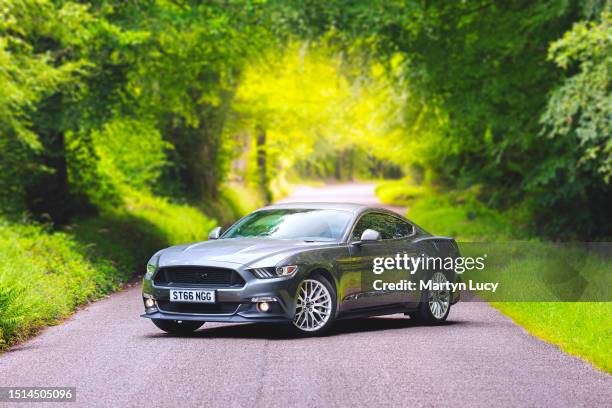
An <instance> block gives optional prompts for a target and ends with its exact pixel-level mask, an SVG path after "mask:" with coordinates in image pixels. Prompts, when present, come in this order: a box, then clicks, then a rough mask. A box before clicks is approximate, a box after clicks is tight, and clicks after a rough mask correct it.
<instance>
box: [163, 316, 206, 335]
mask: <svg viewBox="0 0 612 408" xmlns="http://www.w3.org/2000/svg"><path fill="white" fill-rule="evenodd" d="M151 320H152V321H153V324H155V325H156V326H157V327H159V328H160V329H162V330H163V331H165V332H166V333H170V334H189V333H193V332H194V331H196V330H198V329H199V328H200V327H202V325H203V324H204V322H194V321H189V320H163V319H151Z"/></svg>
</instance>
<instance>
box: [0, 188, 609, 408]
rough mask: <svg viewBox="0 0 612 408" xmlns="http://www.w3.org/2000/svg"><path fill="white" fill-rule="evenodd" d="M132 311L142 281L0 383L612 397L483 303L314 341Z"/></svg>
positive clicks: (332, 398) (123, 391) (194, 401)
mask: <svg viewBox="0 0 612 408" xmlns="http://www.w3.org/2000/svg"><path fill="white" fill-rule="evenodd" d="M294 198H295V199H297V200H321V199H324V200H334V201H343V200H346V201H354V202H355V201H358V202H365V203H368V204H370V203H375V202H376V199H375V197H374V195H373V186H372V185H355V184H352V185H337V186H326V187H324V188H316V189H314V188H306V187H304V188H301V189H298V190H297V191H296V195H295V196H292V197H290V200H293V199H294ZM141 313H142V301H141V299H140V291H139V287H134V288H131V289H127V290H125V291H123V292H121V293H117V294H115V295H113V296H111V297H109V298H107V299H104V300H101V301H99V302H96V303H94V304H92V305H90V306H88V307H87V308H85V309H84V310H82V311H79V312H78V313H76V314H75V315H74V316H73V317H72V318H70V319H69V320H67V321H66V322H65V323H63V324H61V325H59V326H55V327H51V328H48V329H46V330H44V331H43V333H42V334H41V335H40V336H38V337H36V338H34V339H32V340H30V341H28V342H26V343H24V344H21V345H19V346H17V347H14V348H13V349H12V350H10V351H9V352H7V353H5V354H3V355H0V385H2V386H74V387H76V388H77V401H76V403H66V404H65V405H66V406H68V407H77V406H78V407H80V406H82V407H95V406H113V407H127V406H134V407H136V406H138V407H142V406H145V407H158V406H159V407H161V406H169V407H181V408H182V407H192V406H211V407H286V406H298V407H305V406H308V407H323V406H342V407H345V406H352V407H360V406H394V407H396V406H459V407H462V406H486V407H490V406H501V407H504V406H505V407H518V406H529V407H542V406H555V407H566V406H571V407H575V406H585V407H586V406H588V407H593V406H610V405H611V403H612V376H610V375H608V374H605V373H603V372H601V371H598V370H596V369H594V368H592V367H591V366H590V365H589V364H588V363H586V362H584V361H582V360H580V359H578V358H576V357H572V356H569V355H566V354H564V353H563V352H561V351H560V350H559V349H558V348H557V347H555V346H552V345H550V344H547V343H545V342H542V341H540V340H538V339H536V338H534V337H532V336H530V335H529V334H527V333H526V332H525V331H524V330H523V329H521V328H520V327H518V326H516V325H514V324H513V323H512V322H511V321H510V320H509V319H508V318H506V317H504V316H502V315H501V314H500V313H498V312H497V311H496V310H494V309H492V308H491V307H489V306H488V305H487V304H485V303H459V304H457V305H456V306H454V307H453V309H452V310H451V313H450V317H449V319H450V322H449V323H448V324H446V325H443V326H438V327H418V326H415V325H413V324H412V323H411V321H410V319H408V318H405V317H404V316H403V315H394V316H389V317H382V318H371V319H361V320H353V321H343V322H339V323H338V325H337V326H336V328H335V330H334V331H333V332H332V333H331V335H329V336H326V337H323V338H311V339H293V338H290V337H289V335H288V333H287V332H286V331H285V330H284V329H282V328H278V327H275V326H265V325H229V324H206V325H204V326H203V328H202V329H200V330H199V331H198V332H196V333H195V334H194V335H193V336H190V337H182V338H181V337H173V336H170V335H166V334H163V333H162V332H160V331H159V330H157V329H156V328H155V327H154V326H153V324H152V323H151V322H149V321H148V320H146V319H142V318H140V317H138V316H139V315H140V314H141ZM0 405H2V403H0ZM26 405H27V404H15V406H18V407H23V406H26ZM53 406H54V407H55V406H59V405H53Z"/></svg>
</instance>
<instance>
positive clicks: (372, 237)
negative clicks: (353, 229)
mask: <svg viewBox="0 0 612 408" xmlns="http://www.w3.org/2000/svg"><path fill="white" fill-rule="evenodd" d="M376 241H380V232H378V231H376V230H373V229H369V228H368V229H367V230H365V231H363V233H362V234H361V239H360V240H359V241H357V242H353V244H354V245H362V244H367V243H368V242H376Z"/></svg>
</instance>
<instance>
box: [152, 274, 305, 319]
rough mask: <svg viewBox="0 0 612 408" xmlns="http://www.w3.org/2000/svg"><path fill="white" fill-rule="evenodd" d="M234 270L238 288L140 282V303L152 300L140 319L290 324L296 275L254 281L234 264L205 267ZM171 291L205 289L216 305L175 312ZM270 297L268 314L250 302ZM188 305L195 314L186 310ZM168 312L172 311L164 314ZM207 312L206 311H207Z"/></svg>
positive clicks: (185, 307)
mask: <svg viewBox="0 0 612 408" xmlns="http://www.w3.org/2000/svg"><path fill="white" fill-rule="evenodd" d="M207 266H216V267H225V268H231V269H234V270H235V271H236V272H238V273H239V274H240V276H242V278H243V279H244V281H245V284H244V285H243V286H242V287H215V286H202V285H189V284H182V285H177V284H172V285H169V286H158V285H155V284H154V282H153V279H154V277H153V278H152V279H144V280H143V286H142V288H143V290H142V291H143V302H144V300H145V299H146V298H152V299H154V300H155V302H156V303H155V307H154V308H146V307H145V313H144V314H142V315H141V317H145V318H149V319H160V320H194V321H202V322H229V323H232V322H233V323H252V322H261V323H281V322H291V321H292V320H293V318H294V316H295V299H296V292H297V288H298V285H299V282H300V281H301V276H300V275H301V273H300V272H298V274H296V275H295V276H293V277H290V278H272V279H258V278H256V277H254V276H253V275H252V274H251V272H249V271H247V270H243V269H241V268H236V266H237V265H236V264H231V265H228V264H217V263H215V264H214V265H207ZM171 289H206V290H215V291H216V302H215V304H213V305H211V307H210V308H207V307H197V306H198V305H202V304H190V303H186V304H185V303H183V304H181V306H183V307H182V309H181V310H180V311H177V310H175V309H177V308H176V307H173V306H174V305H176V304H170V302H169V298H170V290H171ZM261 297H271V298H274V299H276V301H275V302H269V304H270V305H271V307H270V310H269V311H267V312H262V311H260V310H258V308H257V307H256V305H257V304H256V303H254V302H252V299H253V298H261ZM190 305H193V306H194V307H193V308H194V309H199V310H198V311H197V312H194V311H191V310H190V307H189V306H190ZM168 309H172V310H168ZM207 309H210V310H207Z"/></svg>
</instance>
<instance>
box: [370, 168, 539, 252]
mask: <svg viewBox="0 0 612 408" xmlns="http://www.w3.org/2000/svg"><path fill="white" fill-rule="evenodd" d="M375 192H376V195H377V196H378V198H379V199H380V200H381V201H382V202H384V203H386V204H393V205H401V206H407V207H408V213H407V217H408V218H410V219H411V220H412V221H414V222H416V223H417V224H419V225H422V226H423V227H424V228H425V229H426V230H428V231H429V232H431V233H432V234H436V235H444V236H450V237H453V238H455V239H457V240H459V241H468V242H470V241H472V242H476V241H489V242H490V241H504V240H510V239H522V238H525V237H527V236H529V233H530V230H529V225H528V224H527V221H528V220H529V219H530V214H529V213H528V212H527V211H526V210H525V209H520V208H515V209H513V210H512V211H506V212H504V213H502V212H500V211H498V210H496V209H494V208H492V207H490V206H487V205H485V204H483V202H482V200H481V199H479V198H478V197H479V196H480V195H481V193H480V191H479V189H478V188H475V187H472V188H470V189H466V190H453V191H443V190H440V189H439V188H434V187H425V186H416V185H414V184H412V183H411V182H410V180H409V179H404V180H396V181H387V182H383V183H381V184H379V185H378V186H377V187H376V190H375Z"/></svg>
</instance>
